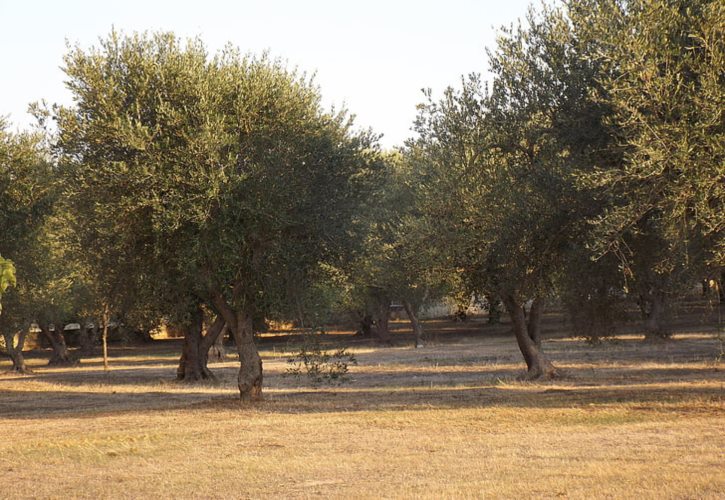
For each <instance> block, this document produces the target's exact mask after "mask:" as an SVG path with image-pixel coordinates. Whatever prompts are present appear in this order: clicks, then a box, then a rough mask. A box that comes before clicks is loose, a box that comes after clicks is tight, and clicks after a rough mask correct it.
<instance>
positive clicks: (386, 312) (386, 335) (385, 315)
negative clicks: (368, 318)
mask: <svg viewBox="0 0 725 500" xmlns="http://www.w3.org/2000/svg"><path fill="white" fill-rule="evenodd" d="M375 316H376V317H375V335H376V336H377V337H378V340H380V341H381V342H384V343H386V344H390V340H391V336H390V300H389V299H387V298H384V299H381V300H380V301H379V303H378V307H377V311H376V315H375Z"/></svg>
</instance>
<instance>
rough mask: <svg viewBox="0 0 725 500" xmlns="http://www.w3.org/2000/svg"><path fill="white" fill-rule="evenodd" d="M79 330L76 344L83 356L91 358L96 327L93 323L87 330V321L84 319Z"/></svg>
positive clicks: (94, 343)
mask: <svg viewBox="0 0 725 500" xmlns="http://www.w3.org/2000/svg"><path fill="white" fill-rule="evenodd" d="M80 325H81V330H80V332H78V342H79V343H80V347H81V354H82V355H83V356H93V353H94V351H95V345H96V339H97V338H98V327H97V326H96V324H95V323H93V328H91V329H90V331H89V328H88V320H87V319H84V320H83V321H81V323H80Z"/></svg>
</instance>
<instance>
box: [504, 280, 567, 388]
mask: <svg viewBox="0 0 725 500" xmlns="http://www.w3.org/2000/svg"><path fill="white" fill-rule="evenodd" d="M502 300H503V303H504V305H505V306H506V309H507V310H508V313H509V316H510V317H511V323H512V324H513V330H514V335H515V336H516V342H517V343H518V346H519V350H520V351H521V354H522V355H523V357H524V360H525V361H526V367H527V373H526V378H527V379H529V380H535V379H550V378H554V377H556V376H557V375H558V373H557V369H556V367H554V365H553V364H552V363H551V362H550V361H549V360H548V358H547V357H546V356H545V355H544V353H543V352H542V351H541V349H540V347H539V346H538V345H537V343H536V341H535V340H534V339H533V338H532V336H531V335H532V333H533V334H535V335H538V332H540V331H541V327H540V322H541V316H542V314H541V309H540V307H541V306H538V307H537V309H536V314H534V310H533V304H532V313H531V314H529V324H527V322H526V314H525V311H524V306H523V304H521V303H519V302H518V301H517V300H516V298H515V297H514V296H513V295H512V294H507V295H504V296H503V297H502ZM536 302H537V300H534V304H535V303H536Z"/></svg>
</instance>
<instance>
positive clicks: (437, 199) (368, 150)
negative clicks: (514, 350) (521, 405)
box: [0, 0, 725, 399]
mask: <svg viewBox="0 0 725 500" xmlns="http://www.w3.org/2000/svg"><path fill="white" fill-rule="evenodd" d="M724 26H725V7H723V6H722V4H721V2H716V1H707V0H698V1H695V2H692V1H690V2H684V1H675V0H667V1H664V0H662V1H655V0H576V1H572V2H568V3H567V4H566V6H565V7H562V8H560V9H553V8H549V7H543V8H542V9H541V10H539V11H535V10H531V11H530V13H529V15H528V17H527V19H526V22H525V23H523V24H519V25H516V26H514V27H512V28H510V29H505V30H503V31H502V32H501V35H500V37H499V40H498V44H497V47H496V48H495V49H494V50H492V51H490V52H489V60H490V68H491V71H492V73H493V79H492V80H491V82H490V83H484V82H482V80H481V79H480V77H479V76H478V75H470V76H468V77H466V78H463V79H462V81H461V85H460V87H459V88H449V89H447V90H446V91H445V93H444V96H443V98H442V99H440V100H436V99H433V97H432V94H431V93H430V92H427V94H426V99H427V100H426V102H425V103H423V104H422V105H421V106H420V108H419V115H418V118H417V120H416V122H415V124H414V130H415V131H416V132H417V137H416V138H414V139H411V140H410V141H408V142H407V143H406V145H405V146H404V147H401V148H400V149H399V150H398V151H395V152H387V153H385V152H382V151H381V150H380V148H379V147H378V145H377V137H376V136H375V135H374V134H373V133H372V132H370V131H359V130H356V129H355V128H354V127H353V124H352V120H351V118H350V117H349V115H348V114H347V113H346V112H345V111H335V110H331V111H326V110H324V109H323V108H322V106H321V104H320V93H319V90H318V89H317V87H316V86H315V85H314V83H313V82H312V81H311V79H310V78H308V77H307V76H306V75H304V74H300V73H298V72H296V71H292V70H289V69H288V68H286V67H284V66H283V65H281V64H280V63H279V62H278V61H275V60H271V59H269V58H268V57H267V56H264V55H263V56H261V57H253V56H243V55H241V54H240V53H239V52H238V51H237V50H235V49H234V48H232V47H228V48H226V49H225V50H223V51H222V52H220V53H219V54H216V55H214V56H211V55H209V54H208V53H207V52H206V49H205V47H204V45H203V44H202V42H201V41H199V40H189V41H186V42H184V41H181V40H179V39H177V38H176V37H175V36H174V35H172V34H168V33H160V34H154V35H146V34H144V35H138V34H137V35H133V36H124V35H121V34H119V33H116V32H113V33H111V35H110V36H109V37H108V38H106V39H104V40H102V41H101V42H100V45H99V46H98V47H95V48H92V49H90V50H84V49H83V48H81V47H73V48H70V49H69V52H68V54H67V55H66V57H65V67H64V70H65V72H66V75H67V85H68V88H69V89H70V90H71V92H72V94H73V98H74V102H73V105H71V106H67V107H64V106H53V107H50V108H49V107H45V106H35V107H34V108H33V110H34V112H35V114H36V116H37V118H38V122H39V124H40V128H39V131H38V132H34V133H20V134H12V133H10V132H8V131H7V127H5V126H3V127H0V129H1V130H2V131H1V132H0V148H2V149H1V150H0V193H1V194H2V196H1V197H0V204H1V205H2V206H1V207H0V208H2V210H1V211H0V234H2V235H3V238H2V239H0V254H1V255H3V256H5V257H6V258H9V259H11V261H12V262H13V263H14V266H15V269H16V270H17V273H16V274H17V278H18V279H17V283H16V284H15V283H14V282H13V284H15V286H14V287H12V288H9V289H8V291H6V292H5V295H4V296H3V302H4V304H5V308H4V310H3V314H2V316H0V330H1V331H2V333H3V335H4V339H5V346H6V349H7V351H8V353H9V354H10V355H11V357H12V358H13V362H14V365H15V367H16V369H19V370H22V369H24V366H23V362H22V344H23V339H24V332H25V331H27V325H28V324H29V323H30V322H36V323H38V324H39V325H41V329H42V330H43V332H44V333H46V336H47V337H48V338H49V339H50V340H51V343H52V344H53V346H54V347H57V349H56V351H57V352H61V353H62V350H63V348H64V343H63V342H62V340H63V339H62V333H61V331H60V328H57V329H56V330H55V333H52V332H51V331H50V329H49V328H48V327H47V325H49V324H50V323H55V324H56V325H59V324H61V323H62V322H63V321H64V320H66V319H69V318H76V319H79V318H80V319H83V320H85V319H87V318H94V319H95V321H96V323H97V324H100V325H101V327H102V329H103V331H104V337H105V336H106V335H107V329H108V325H109V323H110V322H111V319H112V318H113V319H123V321H125V322H127V323H129V324H133V325H134V326H135V327H136V328H138V329H140V330H148V329H150V328H152V327H155V326H157V325H158V324H159V323H165V324H167V325H173V326H175V327H177V328H180V329H182V330H183V331H184V348H183V354H182V357H181V360H180V366H179V372H178V373H179V377H180V378H182V379H192V380H198V379H203V378H209V377H213V375H212V374H211V372H210V371H209V370H208V368H207V367H206V359H207V353H208V350H209V348H210V346H211V345H212V344H213V343H214V342H215V341H216V340H217V338H218V336H219V335H220V334H221V332H223V330H224V329H225V327H226V328H228V329H229V331H230V332H231V334H232V336H233V337H234V339H235V342H236V345H237V349H238V352H239V358H240V362H241V367H240V371H239V390H240V394H241V396H242V399H255V398H257V397H259V396H260V395H261V388H262V362H261V359H260V357H259V355H258V352H257V349H256V347H255V344H254V334H255V331H256V330H257V329H258V328H259V325H260V320H264V319H290V318H291V319H295V320H297V321H298V322H300V323H302V324H305V323H307V324H310V323H319V322H321V321H323V320H324V319H325V317H326V316H328V314H327V313H329V311H330V310H331V309H338V310H339V309H346V310H349V311H351V312H354V313H355V314H356V315H357V319H358V320H359V321H360V328H361V331H363V332H368V333H375V334H376V335H377V336H378V337H379V338H380V340H382V341H386V342H387V341H389V339H390V334H389V331H388V327H387V320H388V313H389V308H390V304H391V302H392V301H394V300H395V301H400V302H401V303H402V304H403V306H404V307H405V310H406V311H407V312H408V315H409V316H410V318H411V322H412V324H413V326H414V331H415V333H416V341H417V343H421V342H422V335H423V332H422V327H421V325H420V322H419V321H418V319H417V316H418V312H419V311H420V308H421V307H422V306H424V305H425V304H426V303H430V302H431V301H434V300H438V299H439V298H440V297H442V296H445V295H449V296H450V295H457V296H459V297H465V298H469V297H471V296H472V295H475V296H478V297H483V298H485V299H486V301H487V303H488V304H489V307H492V308H495V307H496V306H497V305H498V304H499V303H502V304H503V305H505V308H506V310H507V312H508V314H509V315H510V318H511V321H512V324H513V329H514V332H515V334H516V339H517V342H518V345H519V347H520V349H521V352H522V354H523V356H524V359H525V361H526V363H527V366H528V375H529V376H530V377H532V378H537V377H551V376H554V375H556V368H555V367H554V365H553V364H552V363H551V362H550V361H549V360H548V359H547V358H546V356H545V355H544V353H543V352H542V351H541V333H540V330H541V317H542V315H543V313H544V310H545V306H546V303H547V302H550V301H551V300H558V301H560V302H561V303H562V304H564V305H565V306H566V307H567V309H568V310H569V311H570V312H571V316H572V319H573V321H574V324H575V326H577V327H578V328H580V329H590V330H596V329H597V328H606V326H607V324H608V321H607V320H608V318H610V317H611V315H612V314H613V311H614V309H615V308H616V307H617V304H619V303H620V302H621V300H622V298H623V297H634V298H636V300H637V301H638V303H639V305H640V307H641V310H642V312H643V315H644V316H645V319H646V328H647V330H648V332H649V334H651V335H662V334H663V333H665V328H664V325H663V323H662V318H663V313H664V311H665V310H666V308H667V301H668V300H669V299H671V298H672V297H673V296H674V294H675V293H677V292H678V291H682V290H683V289H685V288H686V287H687V285H688V284H690V283H692V282H693V281H695V280H699V279H702V278H703V277H705V276H707V275H708V274H709V275H713V276H714V275H716V274H717V273H719V272H720V270H721V269H722V267H723V265H724V264H725V243H724V240H723V229H724V227H725V217H724V216H723V213H725V206H724V205H725V157H724V153H723V145H724V144H725V140H724V137H723V133H724V130H725V118H724V117H723V109H725V102H724V101H725V92H724V89H725V81H724V79H725V76H724V75H725V72H724V71H723V68H725V64H724V60H723V58H724V57H725V36H723V35H724V33H723V29H724V28H723V27H724ZM0 262H4V261H0ZM2 265H5V264H2ZM6 267H7V268H8V269H10V268H9V267H8V266H7V265H6ZM7 275H8V276H11V275H12V274H11V273H10V272H8V274H7ZM6 281H7V282H8V284H11V278H9V277H8V278H6ZM44 325H45V326H44ZM104 345H105V344H104ZM61 357H62V355H61Z"/></svg>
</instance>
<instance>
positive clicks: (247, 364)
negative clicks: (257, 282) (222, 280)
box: [212, 283, 263, 402]
mask: <svg viewBox="0 0 725 500" xmlns="http://www.w3.org/2000/svg"><path fill="white" fill-rule="evenodd" d="M239 288H241V284H239V283H238V284H237V285H236V286H235V287H234V291H235V292H237V290H238V289H239ZM212 303H213V305H214V308H215V309H216V311H217V312H218V313H219V314H220V315H221V316H222V317H223V318H224V321H225V322H226V323H227V324H228V325H229V329H230V330H231V332H232V336H233V337H234V342H235V343H236V345H237V352H238V353H239V364H240V366H239V376H238V377H237V385H238V386H239V399H240V400H241V401H242V402H249V401H257V400H261V399H262V373H263V369H262V358H261V357H260V356H259V352H258V351H257V346H256V345H255V343H254V327H253V322H252V315H251V314H248V313H247V312H246V311H243V310H234V309H232V308H231V306H229V304H228V303H227V301H226V300H225V299H224V297H223V296H222V294H221V293H219V292H212Z"/></svg>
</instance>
